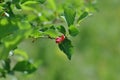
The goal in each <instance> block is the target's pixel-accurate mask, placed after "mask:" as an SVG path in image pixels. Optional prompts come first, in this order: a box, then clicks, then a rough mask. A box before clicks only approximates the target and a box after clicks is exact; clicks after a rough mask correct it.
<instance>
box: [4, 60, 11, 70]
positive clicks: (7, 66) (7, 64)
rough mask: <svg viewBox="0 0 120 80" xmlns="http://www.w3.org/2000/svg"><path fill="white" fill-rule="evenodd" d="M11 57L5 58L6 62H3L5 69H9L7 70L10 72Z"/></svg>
mask: <svg viewBox="0 0 120 80" xmlns="http://www.w3.org/2000/svg"><path fill="white" fill-rule="evenodd" d="M10 62H11V61H10V59H6V60H4V63H3V67H4V69H5V70H7V72H10Z"/></svg>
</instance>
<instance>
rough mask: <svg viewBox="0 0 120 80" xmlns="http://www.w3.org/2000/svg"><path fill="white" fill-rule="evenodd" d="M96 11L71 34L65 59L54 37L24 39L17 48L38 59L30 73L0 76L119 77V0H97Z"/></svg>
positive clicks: (25, 79) (15, 79) (42, 79)
mask: <svg viewBox="0 0 120 80" xmlns="http://www.w3.org/2000/svg"><path fill="white" fill-rule="evenodd" d="M97 8H98V12H95V13H94V15H93V16H90V17H88V18H86V19H85V20H84V21H83V22H82V23H81V25H80V27H79V31H80V33H79V35H78V36H76V37H74V38H72V42H73V44H74V54H73V56H72V60H71V61H69V60H68V59H67V57H66V55H64V53H63V52H61V51H60V50H59V49H58V47H57V44H56V43H55V41H54V40H49V39H45V38H43V39H42V38H41V39H38V40H36V41H35V42H34V43H32V40H25V41H23V42H22V43H21V44H20V45H19V48H21V49H22V50H25V51H26V52H27V53H28V55H29V56H30V58H31V59H32V60H33V61H38V60H40V61H41V65H40V67H39V69H38V70H37V71H36V72H34V73H33V74H30V75H25V74H21V73H16V76H12V75H8V77H7V79H1V80H120V0H97Z"/></svg>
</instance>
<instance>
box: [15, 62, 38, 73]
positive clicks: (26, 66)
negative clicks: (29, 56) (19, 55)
mask: <svg viewBox="0 0 120 80" xmlns="http://www.w3.org/2000/svg"><path fill="white" fill-rule="evenodd" d="M35 70H36V67H35V66H34V65H33V64H32V63H30V62H29V61H20V62H18V63H17V64H16V65H15V67H14V68H13V71H20V72H27V73H32V72H34V71H35Z"/></svg>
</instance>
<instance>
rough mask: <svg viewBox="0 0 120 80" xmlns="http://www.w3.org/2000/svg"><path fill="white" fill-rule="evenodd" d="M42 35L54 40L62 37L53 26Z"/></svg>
mask: <svg viewBox="0 0 120 80" xmlns="http://www.w3.org/2000/svg"><path fill="white" fill-rule="evenodd" d="M44 34H46V35H48V36H49V37H51V38H56V37H58V36H60V35H62V34H61V33H60V32H58V31H57V30H56V28H55V27H54V26H51V27H50V28H48V29H47V30H46V31H45V32H44Z"/></svg>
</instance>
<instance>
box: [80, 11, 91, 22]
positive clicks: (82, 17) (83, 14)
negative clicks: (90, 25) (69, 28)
mask: <svg viewBox="0 0 120 80" xmlns="http://www.w3.org/2000/svg"><path fill="white" fill-rule="evenodd" d="M88 15H89V13H88V12H86V11H85V12H83V13H82V14H81V15H80V17H79V18H78V22H79V21H80V20H82V19H84V18H86V17H87V16H88Z"/></svg>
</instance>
